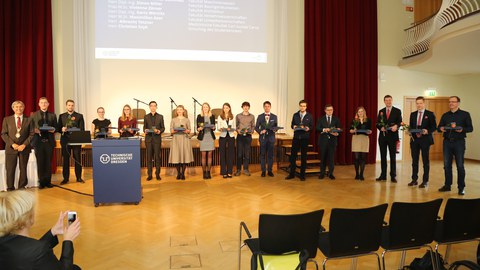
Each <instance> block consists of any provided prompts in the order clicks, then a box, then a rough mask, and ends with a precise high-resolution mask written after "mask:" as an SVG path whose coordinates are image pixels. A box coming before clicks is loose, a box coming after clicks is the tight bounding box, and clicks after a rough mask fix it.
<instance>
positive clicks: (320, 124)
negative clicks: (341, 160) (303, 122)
mask: <svg viewBox="0 0 480 270" xmlns="http://www.w3.org/2000/svg"><path fill="white" fill-rule="evenodd" d="M333 127H335V128H341V124H340V119H338V117H336V116H334V115H332V119H331V120H330V124H328V123H327V116H326V115H324V116H322V117H320V118H318V121H317V131H318V132H320V135H319V136H318V145H321V144H322V141H324V140H326V141H328V142H329V143H333V144H334V145H336V144H337V141H338V139H337V137H338V136H333V135H330V133H326V132H322V131H323V129H324V128H333Z"/></svg>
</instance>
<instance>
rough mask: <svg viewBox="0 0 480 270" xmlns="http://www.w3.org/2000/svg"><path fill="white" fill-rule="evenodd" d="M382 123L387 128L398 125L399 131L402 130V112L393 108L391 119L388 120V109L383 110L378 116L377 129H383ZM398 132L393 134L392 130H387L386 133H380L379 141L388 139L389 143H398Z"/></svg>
mask: <svg viewBox="0 0 480 270" xmlns="http://www.w3.org/2000/svg"><path fill="white" fill-rule="evenodd" d="M382 122H383V123H384V124H385V125H386V126H387V127H391V126H394V125H397V127H398V130H400V125H401V124H402V111H401V110H400V109H398V108H396V107H393V106H392V110H391V111H390V117H388V119H387V108H383V109H381V110H380V111H379V112H378V116H377V129H378V130H381V129H382ZM398 130H397V131H395V132H393V131H391V130H387V131H385V132H380V135H379V137H378V139H379V140H383V139H387V140H389V141H398V140H399V138H398Z"/></svg>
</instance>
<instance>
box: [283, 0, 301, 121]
mask: <svg viewBox="0 0 480 270" xmlns="http://www.w3.org/2000/svg"><path fill="white" fill-rule="evenodd" d="M304 9H305V5H304V1H296V0H294V1H292V0H289V1H288V40H289V41H288V105H287V107H288V109H287V123H285V125H286V126H289V125H290V121H291V119H292V118H291V115H293V114H294V113H295V112H296V111H298V102H299V101H300V100H302V99H303V98H304V63H305V62H304V57H303V56H304V51H305V49H304V34H305V31H304V18H305V16H304Z"/></svg>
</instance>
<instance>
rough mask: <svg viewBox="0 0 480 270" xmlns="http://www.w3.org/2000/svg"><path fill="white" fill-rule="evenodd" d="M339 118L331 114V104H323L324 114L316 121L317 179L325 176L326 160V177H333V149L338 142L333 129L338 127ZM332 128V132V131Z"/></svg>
mask: <svg viewBox="0 0 480 270" xmlns="http://www.w3.org/2000/svg"><path fill="white" fill-rule="evenodd" d="M340 126H341V124H340V120H339V119H338V117H336V116H333V106H332V105H330V104H327V105H325V116H323V117H320V118H319V119H318V121H317V131H319V132H320V136H318V145H319V146H320V175H319V176H318V179H323V178H325V168H326V166H327V160H328V177H329V178H330V179H332V180H334V179H335V176H334V175H333V170H334V168H335V167H334V166H335V150H336V148H337V142H338V139H337V137H338V135H339V133H338V132H335V129H338V128H340ZM332 130H333V132H332Z"/></svg>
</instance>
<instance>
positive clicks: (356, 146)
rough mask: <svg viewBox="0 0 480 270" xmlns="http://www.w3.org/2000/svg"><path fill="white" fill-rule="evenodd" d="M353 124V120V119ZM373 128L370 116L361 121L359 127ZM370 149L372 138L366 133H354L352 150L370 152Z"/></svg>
mask: <svg viewBox="0 0 480 270" xmlns="http://www.w3.org/2000/svg"><path fill="white" fill-rule="evenodd" d="M352 126H353V121H352ZM371 128H372V122H371V121H370V118H367V119H365V121H364V122H363V123H359V124H358V126H357V129H367V130H370V129H371ZM369 149H370V138H369V136H368V135H366V134H353V136H352V152H361V153H368V150H369Z"/></svg>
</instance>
